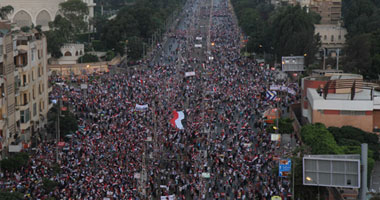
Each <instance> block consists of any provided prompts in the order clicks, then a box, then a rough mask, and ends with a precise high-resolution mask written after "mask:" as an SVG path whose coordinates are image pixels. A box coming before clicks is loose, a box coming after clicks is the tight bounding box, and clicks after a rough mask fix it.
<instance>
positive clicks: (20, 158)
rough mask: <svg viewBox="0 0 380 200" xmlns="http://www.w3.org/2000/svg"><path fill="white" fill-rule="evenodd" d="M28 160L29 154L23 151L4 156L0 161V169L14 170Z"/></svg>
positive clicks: (25, 163) (24, 164)
mask: <svg viewBox="0 0 380 200" xmlns="http://www.w3.org/2000/svg"><path fill="white" fill-rule="evenodd" d="M28 161H29V154H28V153H25V152H21V153H16V154H15V155H12V156H10V157H9V158H5V159H3V160H1V161H0V163H1V169H2V170H6V171H9V172H14V171H16V170H19V169H21V168H22V167H23V166H26V165H27V164H28Z"/></svg>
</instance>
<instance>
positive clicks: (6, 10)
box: [0, 5, 14, 19]
mask: <svg viewBox="0 0 380 200" xmlns="http://www.w3.org/2000/svg"><path fill="white" fill-rule="evenodd" d="M13 10H14V9H13V7H12V6H10V5H8V6H4V7H1V8H0V19H8V15H9V14H11V13H12V12H13Z"/></svg>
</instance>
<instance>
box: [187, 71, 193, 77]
mask: <svg viewBox="0 0 380 200" xmlns="http://www.w3.org/2000/svg"><path fill="white" fill-rule="evenodd" d="M189 76H195V72H185V77H189Z"/></svg>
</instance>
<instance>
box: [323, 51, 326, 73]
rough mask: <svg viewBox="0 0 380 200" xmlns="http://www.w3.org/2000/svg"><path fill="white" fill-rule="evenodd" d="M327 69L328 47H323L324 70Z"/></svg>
mask: <svg viewBox="0 0 380 200" xmlns="http://www.w3.org/2000/svg"><path fill="white" fill-rule="evenodd" d="M325 69H326V49H325V48H323V70H325Z"/></svg>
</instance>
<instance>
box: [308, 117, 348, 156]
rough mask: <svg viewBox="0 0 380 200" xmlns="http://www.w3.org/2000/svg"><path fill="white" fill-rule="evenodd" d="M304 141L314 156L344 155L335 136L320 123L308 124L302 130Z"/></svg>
mask: <svg viewBox="0 0 380 200" xmlns="http://www.w3.org/2000/svg"><path fill="white" fill-rule="evenodd" d="M301 137H302V141H303V142H304V143H305V144H307V145H308V146H310V147H311V153H312V154H342V153H343V151H342V149H341V148H340V147H339V146H338V145H337V143H336V141H335V139H334V136H333V135H332V134H331V133H330V132H329V131H328V130H327V128H326V126H325V125H323V124H320V123H317V124H308V125H306V126H303V127H302V129H301Z"/></svg>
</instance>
